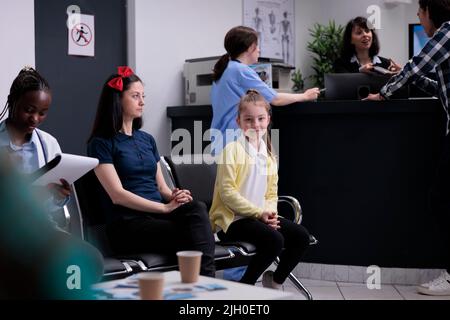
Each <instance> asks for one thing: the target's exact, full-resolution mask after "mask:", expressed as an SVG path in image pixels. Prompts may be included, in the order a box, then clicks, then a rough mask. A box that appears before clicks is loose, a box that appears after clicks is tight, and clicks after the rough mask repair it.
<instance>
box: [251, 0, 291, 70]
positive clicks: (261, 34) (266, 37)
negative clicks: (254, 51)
mask: <svg viewBox="0 0 450 320" xmlns="http://www.w3.org/2000/svg"><path fill="white" fill-rule="evenodd" d="M243 7H244V8H243V11H244V13H243V17H244V21H243V24H244V25H245V26H247V27H251V28H253V29H255V30H256V32H257V33H258V38H259V47H260V50H261V57H263V58H275V59H282V60H283V61H284V62H285V63H287V64H290V65H293V66H294V65H295V7H294V0H264V1H262V0H243Z"/></svg>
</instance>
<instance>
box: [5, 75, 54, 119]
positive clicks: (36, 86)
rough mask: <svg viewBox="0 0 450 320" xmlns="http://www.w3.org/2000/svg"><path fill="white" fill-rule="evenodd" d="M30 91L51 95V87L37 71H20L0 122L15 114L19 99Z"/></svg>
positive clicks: (10, 91) (12, 86)
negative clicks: (7, 113) (5, 117)
mask: <svg viewBox="0 0 450 320" xmlns="http://www.w3.org/2000/svg"><path fill="white" fill-rule="evenodd" d="M30 91H46V92H48V93H50V92H51V91H50V85H49V84H48V82H47V80H45V79H44V78H43V77H42V76H41V75H40V74H39V73H38V72H37V71H36V70H35V69H33V68H31V67H25V68H23V69H22V70H20V72H19V74H18V75H17V77H16V78H15V79H14V81H13V83H12V85H11V89H10V90H9V95H8V99H7V101H6V104H5V107H4V108H3V110H2V111H1V112H0V120H1V119H3V117H4V116H5V115H6V112H9V114H10V117H11V115H13V114H14V113H15V107H16V105H17V102H18V101H19V99H20V98H21V97H22V96H23V95H24V94H26V93H27V92H30Z"/></svg>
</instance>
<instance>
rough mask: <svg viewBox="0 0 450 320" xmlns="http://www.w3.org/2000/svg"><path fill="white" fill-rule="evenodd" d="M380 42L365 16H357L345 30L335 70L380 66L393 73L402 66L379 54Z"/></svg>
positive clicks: (372, 69) (345, 71) (368, 69)
mask: <svg viewBox="0 0 450 320" xmlns="http://www.w3.org/2000/svg"><path fill="white" fill-rule="evenodd" d="M379 51H380V44H379V41H378V36H377V34H376V33H375V30H374V29H373V28H371V27H370V26H369V23H368V21H367V19H366V18H364V17H356V18H354V19H352V20H350V21H349V22H348V23H347V26H346V27H345V31H344V38H343V43H342V51H341V57H340V58H338V59H337V60H336V61H335V62H334V66H333V67H334V72H336V73H355V72H372V71H375V70H374V67H375V66H379V67H381V68H383V69H387V70H388V71H389V72H391V73H397V72H398V71H399V70H400V69H401V67H400V66H399V65H397V64H396V63H395V62H394V61H392V60H391V59H386V58H383V57H380V56H378V52H379Z"/></svg>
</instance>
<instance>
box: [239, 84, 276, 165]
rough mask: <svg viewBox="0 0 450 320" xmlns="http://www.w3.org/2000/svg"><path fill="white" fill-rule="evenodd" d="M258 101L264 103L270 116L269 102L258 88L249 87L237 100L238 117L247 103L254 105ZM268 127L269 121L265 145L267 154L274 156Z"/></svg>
mask: <svg viewBox="0 0 450 320" xmlns="http://www.w3.org/2000/svg"><path fill="white" fill-rule="evenodd" d="M258 102H260V103H262V104H263V105H264V108H265V109H266V111H267V114H268V115H269V116H270V115H271V114H272V107H271V106H270V103H268V102H267V100H266V99H265V98H264V96H263V95H262V94H261V93H259V91H258V90H255V89H249V90H247V92H246V93H245V95H244V96H242V98H241V100H240V101H239V105H238V117H240V116H241V114H242V112H243V111H244V109H245V108H247V107H248V106H249V105H255V104H257V103H258ZM270 128H271V123H269V126H268V128H267V133H266V141H265V142H266V146H267V154H268V155H270V156H271V157H273V158H275V154H274V152H273V147H272V137H271V135H270Z"/></svg>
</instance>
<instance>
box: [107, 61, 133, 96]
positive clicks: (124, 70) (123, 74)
mask: <svg viewBox="0 0 450 320" xmlns="http://www.w3.org/2000/svg"><path fill="white" fill-rule="evenodd" d="M117 74H118V75H119V77H116V78H114V79H112V80H111V81H109V82H108V86H110V87H111V88H113V89H116V90H119V91H121V92H122V91H123V78H128V77H130V76H132V75H133V74H134V72H133V69H131V68H130V67H126V66H125V67H118V68H117Z"/></svg>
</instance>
